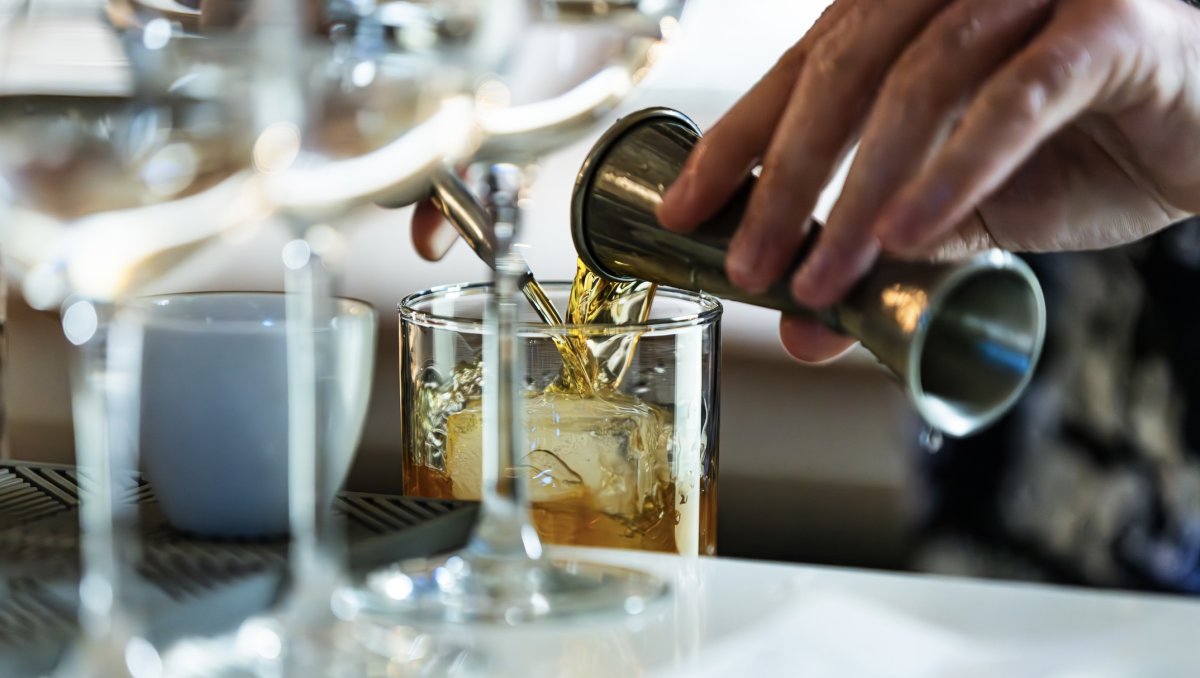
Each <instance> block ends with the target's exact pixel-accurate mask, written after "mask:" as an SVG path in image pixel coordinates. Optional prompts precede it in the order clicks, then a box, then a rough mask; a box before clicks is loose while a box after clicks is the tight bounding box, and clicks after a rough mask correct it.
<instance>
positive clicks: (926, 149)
mask: <svg viewBox="0 0 1200 678" xmlns="http://www.w3.org/2000/svg"><path fill="white" fill-rule="evenodd" d="M1051 6H1052V3H1051V0H1034V1H1032V2H1019V3H1013V2H996V1H995V0H962V1H960V2H957V3H956V4H954V5H951V6H950V7H948V8H946V9H945V10H944V11H942V12H941V13H940V14H939V15H938V16H937V17H936V18H935V19H934V20H933V22H931V23H930V25H929V26H928V27H927V28H926V29H925V30H924V31H923V32H922V33H921V35H920V36H919V37H918V38H917V39H916V40H915V41H914V42H913V43H911V44H910V45H909V46H908V48H907V49H906V50H905V52H904V54H903V56H902V57H901V58H900V59H899V60H898V61H897V62H896V64H895V65H894V66H893V67H892V69H891V71H890V72H889V73H888V75H887V78H886V80H885V82H884V85H883V87H882V89H881V90H880V95H879V98H878V99H877V100H876V102H875V105H874V106H873V108H872V110H871V113H870V116H869V118H868V121H867V123H866V126H865V129H864V131H863V135H862V141H861V143H860V145H859V149H858V153H857V155H856V156H855V160H854V164H853V165H852V166H851V169H850V173H849V175H848V177H847V180H846V184H845V186H844V188H843V190H842V194H841V197H840V198H839V199H838V202H837V204H836V205H835V206H834V209H833V212H832V213H831V214H830V217H829V220H828V222H827V223H826V225H825V230H824V232H823V233H822V234H821V238H820V240H818V242H817V245H816V247H815V248H814V250H813V252H812V253H811V254H810V255H809V256H808V257H807V258H806V260H805V262H804V265H803V266H802V267H801V269H800V270H799V271H798V272H797V273H796V275H795V276H794V277H793V279H792V286H791V289H792V294H793V296H795V298H796V299H797V300H798V301H799V302H800V303H802V304H805V305H808V306H810V307H813V308H824V307H826V306H829V305H830V304H833V303H834V302H836V301H837V300H839V299H841V298H842V297H843V296H844V295H845V294H846V293H847V292H848V291H849V289H850V287H851V286H852V285H853V284H854V282H855V281H857V280H858V278H859V277H860V276H862V275H863V273H865V272H866V270H867V269H868V268H869V267H870V266H871V264H873V263H874V261H875V259H876V257H877V256H878V254H879V250H880V247H879V242H878V240H877V239H876V238H875V236H874V234H873V233H872V227H873V226H874V225H875V221H876V218H877V217H878V215H879V212H880V210H881V209H882V208H883V207H884V203H885V202H886V200H887V199H888V198H889V197H890V196H891V195H892V194H893V193H895V192H896V191H897V190H898V189H899V188H900V187H901V186H902V185H903V183H904V181H905V180H906V179H907V178H909V177H911V176H913V175H914V174H915V173H916V172H917V171H918V170H919V168H920V167H921V166H922V165H923V164H924V163H925V161H926V160H927V158H928V157H929V156H930V154H931V153H932V151H933V149H934V148H935V147H936V146H937V145H938V144H939V143H940V142H941V140H942V139H943V138H944V136H945V134H946V133H947V131H948V129H949V127H950V125H951V124H952V121H953V119H954V117H955V114H956V113H957V112H958V111H959V110H960V108H961V106H962V105H963V104H964V103H965V100H966V98H967V96H968V95H969V93H970V92H973V91H974V90H975V89H976V88H977V87H978V86H979V83H980V82H982V81H984V80H986V79H987V77H988V76H989V75H991V74H992V73H993V72H994V71H995V70H996V68H997V67H998V66H999V64H1000V63H1001V62H1002V61H1003V60H1004V58H1005V57H1007V56H1008V55H1010V54H1012V53H1014V52H1016V51H1018V50H1019V49H1020V47H1021V46H1022V44H1023V43H1024V42H1025V41H1026V40H1027V39H1028V36H1029V35H1030V33H1031V31H1033V30H1034V29H1035V28H1036V27H1037V26H1038V25H1040V24H1041V23H1043V22H1044V21H1045V19H1046V17H1047V16H1048V15H1049V12H1050V9H1051Z"/></svg>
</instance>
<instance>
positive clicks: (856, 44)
mask: <svg viewBox="0 0 1200 678" xmlns="http://www.w3.org/2000/svg"><path fill="white" fill-rule="evenodd" d="M946 1H947V0H888V1H886V2H885V1H883V0H874V1H872V2H867V3H863V4H862V5H861V6H858V7H856V9H855V11H853V12H850V13H848V14H847V15H846V16H845V17H844V18H843V19H842V21H840V22H839V23H838V24H837V25H836V26H834V27H833V28H831V29H830V30H829V31H828V32H827V33H826V34H825V35H824V36H823V37H822V39H821V40H820V41H819V42H818V43H817V44H816V45H815V46H814V47H813V50H812V53H811V54H809V56H808V58H807V60H806V64H805V66H804V68H803V70H802V72H801V74H800V79H799V81H798V82H797V84H796V86H795V88H793V90H792V92H791V95H790V97H789V100H788V104H787V108H786V109H785V111H784V114H783V116H782V117H781V118H780V119H779V123H778V125H777V126H776V128H775V134H774V136H773V137H772V139H771V143H770V146H769V147H768V149H767V153H766V155H765V156H764V158H763V171H762V175H761V176H760V177H759V179H758V183H757V184H756V185H755V188H754V193H753V195H752V196H751V198H750V203H749V205H748V206H747V209H746V213H745V216H744V217H743V219H742V223H741V226H740V227H739V229H738V232H737V234H736V235H735V236H734V238H733V241H732V242H731V243H730V248H729V254H728V257H727V260H726V271H727V273H728V274H729V277H730V279H731V280H732V281H733V282H734V283H735V284H737V285H739V286H740V287H742V288H744V289H746V290H748V291H751V292H759V291H762V290H764V289H766V288H767V287H768V286H770V284H771V283H773V282H775V281H776V280H778V279H779V278H780V276H782V275H783V273H784V272H785V270H786V269H787V268H788V266H789V265H790V264H791V263H792V261H793V260H794V258H795V256H796V252H797V250H798V248H799V245H800V242H801V241H802V239H803V237H804V228H805V227H806V225H807V223H808V222H807V217H808V215H809V214H810V213H811V212H812V209H813V207H814V206H815V205H816V202H817V197H818V196H819V195H820V192H821V190H822V189H823V188H824V187H825V184H826V183H828V181H829V178H830V177H831V176H832V174H833V172H834V170H835V168H836V166H837V165H838V163H839V162H840V161H841V159H842V158H843V157H844V156H845V154H846V152H847V151H848V149H849V147H850V146H851V145H852V143H853V140H854V137H855V136H856V133H857V130H858V128H859V126H860V124H861V122H862V119H863V117H864V116H865V114H866V112H867V110H868V109H869V107H870V105H871V103H872V101H873V100H874V98H875V94H876V92H877V89H878V87H879V84H880V82H881V81H882V79H883V77H884V75H885V73H886V72H887V69H888V67H889V66H890V64H891V63H892V62H893V61H894V60H895V59H896V57H897V55H899V54H900V52H901V51H902V50H903V49H904V46H905V45H906V44H908V42H909V41H910V40H911V39H912V36H913V35H914V34H916V33H917V32H918V31H919V30H920V28H921V27H922V26H923V25H925V23H927V21H928V20H929V18H930V16H932V15H933V14H934V13H935V12H936V11H937V10H938V9H939V8H940V7H942V6H943V5H944V4H945V3H946Z"/></svg>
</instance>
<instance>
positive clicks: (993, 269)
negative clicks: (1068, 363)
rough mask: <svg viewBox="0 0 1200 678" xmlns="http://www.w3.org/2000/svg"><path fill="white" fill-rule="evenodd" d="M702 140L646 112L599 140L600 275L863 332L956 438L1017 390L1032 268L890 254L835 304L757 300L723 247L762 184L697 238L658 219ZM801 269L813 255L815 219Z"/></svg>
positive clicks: (578, 216)
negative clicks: (728, 271)
mask: <svg viewBox="0 0 1200 678" xmlns="http://www.w3.org/2000/svg"><path fill="white" fill-rule="evenodd" d="M699 139H700V129H699V128H698V127H697V126H696V124H695V123H694V122H692V121H691V120H690V119H689V118H688V117H687V116H685V115H683V114H682V113H680V112H678V111H675V110H672V109H669V108H649V109H645V110H642V111H639V112H637V113H633V114H631V115H629V116H626V117H625V118H622V119H621V120H620V121H618V122H617V124H616V125H614V126H613V127H612V128H611V129H609V131H608V132H607V133H606V134H604V136H603V137H601V139H600V140H599V141H598V142H597V143H596V145H595V146H594V147H593V148H592V151H591V153H589V154H588V157H587V159H586V160H585V161H584V164H583V168H582V169H581V170H580V172H579V177H578V179H577V180H576V183H575V191H574V196H573V199H572V212H571V228H572V235H573V237H574V240H575V247H576V249H577V250H578V252H579V256H580V258H581V259H583V261H584V262H585V263H586V264H587V265H588V266H589V267H590V268H591V269H592V270H594V271H595V272H597V273H599V274H601V275H604V276H607V277H609V278H612V279H614V280H632V279H639V280H649V281H651V282H655V283H658V284H660V285H669V286H672V287H679V288H683V289H688V290H695V291H701V290H702V291H705V292H708V293H710V294H713V295H716V296H719V297H723V298H726V299H732V300H735V301H743V302H746V303H750V304H754V305H757V306H765V307H768V308H774V309H778V310H780V311H783V312H785V313H793V314H800V315H809V316H815V317H817V318H820V320H821V321H823V322H824V323H825V324H826V325H828V326H829V327H831V328H833V329H834V330H837V331H838V332H842V333H844V334H848V335H850V336H853V337H854V338H856V339H858V340H859V341H861V342H862V345H863V346H864V347H866V348H867V350H869V351H871V353H873V354H874V355H875V357H876V358H878V359H879V361H880V362H881V363H883V364H884V365H885V366H886V367H888V368H889V369H890V370H891V371H892V372H893V373H894V374H895V375H896V377H897V378H899V380H900V381H901V383H902V384H904V388H905V391H906V393H907V394H908V397H909V398H910V399H911V401H912V402H913V404H914V405H916V408H917V411H918V412H919V413H920V414H921V416H922V417H923V418H924V419H925V421H926V422H927V423H928V424H929V425H930V426H932V427H934V428H936V429H938V430H941V431H944V432H945V433H947V434H949V435H952V436H966V435H970V434H972V433H975V432H977V431H979V430H980V429H982V428H983V427H985V426H987V425H988V424H990V423H992V422H993V421H995V420H996V419H997V418H998V417H1000V415H1002V414H1004V412H1005V411H1007V410H1008V409H1009V407H1011V406H1012V404H1013V403H1014V402H1015V401H1016V400H1017V398H1018V397H1019V396H1020V395H1021V392H1022V391H1023V390H1024V389H1025V386H1026V385H1027V384H1028V383H1029V379H1030V377H1031V376H1032V374H1033V369H1034V366H1035V365H1036V363H1037V358H1038V355H1039V354H1040V352H1041V349H1042V342H1043V339H1044V337H1045V332H1046V306H1045V301H1044V299H1043V298H1042V290H1041V286H1040V285H1039V284H1038V281H1037V278H1035V277H1034V275H1033V272H1032V271H1030V269H1029V267H1028V266H1027V265H1026V264H1025V263H1024V262H1023V261H1021V260H1020V259H1018V258H1016V257H1014V256H1013V255H1012V254H1010V253H1008V252H1003V251H1000V250H990V251H987V252H983V253H980V254H976V255H974V256H972V257H970V258H967V259H964V260H961V261H954V262H944V263H914V262H901V261H889V260H886V259H884V260H881V261H880V262H878V263H877V264H876V266H875V267H874V268H873V269H872V270H871V271H870V272H869V273H868V274H867V275H866V276H865V277H864V278H863V280H862V281H861V282H860V283H859V284H858V285H857V286H856V287H855V288H854V289H853V290H852V291H851V292H850V294H849V295H847V297H846V298H845V299H844V300H843V301H842V302H841V303H840V304H838V305H836V306H834V307H832V308H829V309H826V310H823V311H814V310H812V309H808V308H805V307H802V306H800V305H799V304H797V303H796V301H795V300H794V299H793V298H792V296H791V294H790V292H789V290H788V287H787V281H788V280H790V278H791V276H790V275H789V276H784V278H783V279H782V280H781V281H780V282H777V283H776V284H775V285H774V286H773V287H772V288H771V289H769V290H768V291H767V292H765V293H763V294H757V295H755V294H749V293H747V292H746V291H744V290H742V289H740V288H738V287H737V286H735V285H734V284H733V283H732V282H730V280H729V278H728V277H727V276H726V275H725V253H726V250H727V249H728V247H729V241H730V239H731V238H732V236H733V234H734V232H735V231H736V229H737V227H738V224H739V223H740V222H741V218H742V213H743V212H744V211H745V207H746V201H747V200H748V199H749V196H750V192H751V190H752V189H753V187H754V182H755V181H756V180H755V179H754V178H753V177H751V178H749V179H748V180H747V181H746V183H745V185H743V186H742V187H741V189H740V190H739V191H738V193H737V194H736V195H735V197H734V199H733V200H731V201H730V203H729V204H728V205H726V206H725V207H724V208H723V209H722V210H721V212H719V213H718V214H717V215H716V216H715V217H713V218H712V219H710V220H709V221H708V222H706V223H705V224H703V225H702V226H701V227H700V228H699V229H698V230H697V231H696V232H695V233H693V234H690V235H680V234H676V233H672V232H670V231H667V230H665V229H664V228H662V226H661V225H660V224H659V223H658V219H657V218H656V216H655V213H656V210H657V208H658V205H659V203H660V202H661V201H662V195H663V192H664V191H665V190H666V188H667V187H668V186H670V185H671V183H672V182H673V181H674V180H675V177H676V176H677V175H678V174H679V171H680V169H681V168H682V166H683V163H684V160H685V159H686V158H687V156H688V154H689V153H690V152H691V150H692V147H693V146H695V144H696V142H697V141H698V140H699ZM815 226H816V227H813V228H810V229H809V237H808V240H807V241H806V242H805V243H804V246H803V247H802V248H801V254H800V256H799V258H798V260H797V262H796V264H795V265H794V266H793V270H794V269H795V267H796V266H798V265H799V263H800V260H802V259H803V257H804V256H805V255H806V254H807V252H808V251H809V250H810V249H811V246H812V244H813V242H814V241H815V238H816V237H817V234H818V233H819V232H820V228H819V224H816V225H815Z"/></svg>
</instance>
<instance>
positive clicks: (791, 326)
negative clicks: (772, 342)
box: [779, 315, 855, 363]
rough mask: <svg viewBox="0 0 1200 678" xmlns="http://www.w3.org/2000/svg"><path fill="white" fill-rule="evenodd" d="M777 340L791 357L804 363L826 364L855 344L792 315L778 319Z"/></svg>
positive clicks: (844, 337) (814, 323)
mask: <svg viewBox="0 0 1200 678" xmlns="http://www.w3.org/2000/svg"><path fill="white" fill-rule="evenodd" d="M779 339H780V340H781V341H782V342H783V347H784V349H786V350H787V352H788V353H790V354H791V355H792V357H794V358H796V359H797V360H802V361H804V362H806V363H823V362H828V361H830V360H833V359H834V358H837V357H838V356H840V355H842V354H843V353H845V352H846V351H849V350H850V349H851V348H852V347H853V346H854V344H855V341H854V340H853V339H851V338H850V337H847V336H845V335H842V334H837V333H836V332H834V331H833V330H831V329H829V328H828V327H825V326H824V325H822V324H821V323H820V322H818V321H816V320H812V319H810V318H803V317H800V316H792V315H785V316H783V318H782V319H780V321H779Z"/></svg>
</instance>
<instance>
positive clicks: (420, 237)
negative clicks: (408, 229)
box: [412, 200, 458, 261]
mask: <svg viewBox="0 0 1200 678" xmlns="http://www.w3.org/2000/svg"><path fill="white" fill-rule="evenodd" d="M457 240H458V232H457V231H455V230H454V227H453V226H451V225H450V222H448V221H446V220H445V219H443V218H442V213H441V212H439V211H438V208H437V207H435V206H434V204H433V202H432V201H430V200H422V201H421V202H419V203H417V205H416V207H415V208H414V209H413V216H412V241H413V247H415V248H416V250H417V254H420V255H421V257H422V258H424V259H427V260H429V261H438V260H439V259H441V258H442V257H444V256H446V252H449V251H450V247H451V246H452V245H454V243H455V242H456V241H457Z"/></svg>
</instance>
